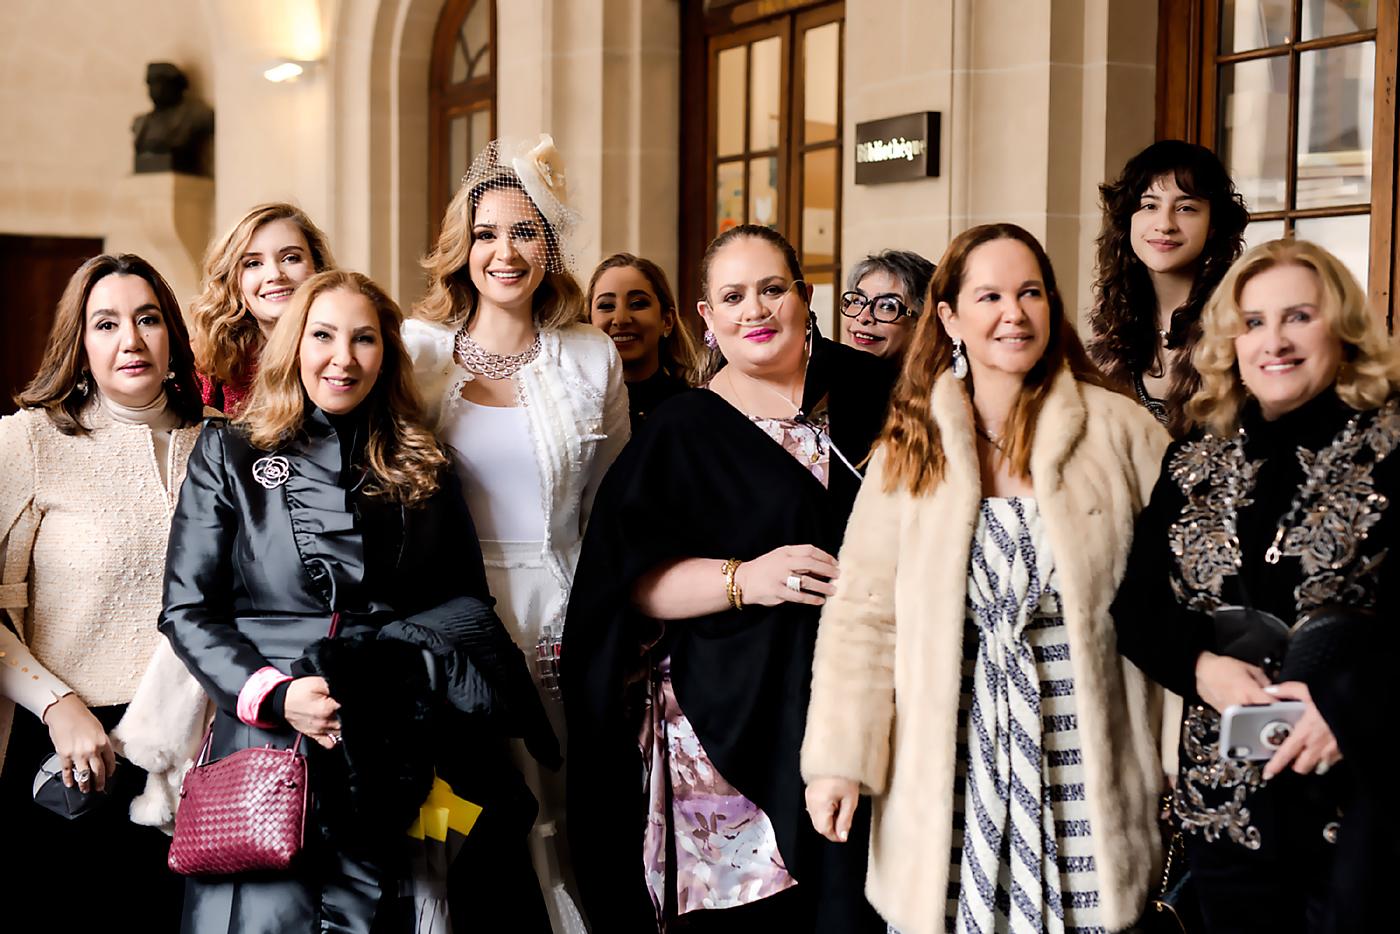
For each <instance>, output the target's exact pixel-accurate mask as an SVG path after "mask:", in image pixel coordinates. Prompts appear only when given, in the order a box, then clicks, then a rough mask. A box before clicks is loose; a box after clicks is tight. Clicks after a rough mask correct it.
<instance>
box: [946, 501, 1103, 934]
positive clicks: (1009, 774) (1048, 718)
mask: <svg viewBox="0 0 1400 934" xmlns="http://www.w3.org/2000/svg"><path fill="white" fill-rule="evenodd" d="M954 789H955V795H954V803H953V807H954V816H953V852H952V866H951V869H950V872H949V885H948V889H949V891H948V915H947V917H948V930H950V931H957V932H959V934H962V932H993V931H996V932H1001V931H1009V932H1014V934H1023V932H1024V934H1036V932H1050V934H1075V932H1082V934H1089V932H1095V934H1097V932H1102V931H1104V930H1105V929H1104V928H1103V927H1102V926H1101V924H1100V923H1099V893H1098V878H1097V873H1096V872H1095V869H1094V850H1093V838H1092V836H1091V831H1090V827H1089V811H1088V804H1087V802H1086V801H1085V797H1084V767H1083V760H1082V756H1081V752H1080V746H1079V729H1078V719H1077V715H1076V707H1075V696H1074V672H1073V669H1072V666H1071V664H1070V648H1069V638H1068V633H1067V631H1066V629H1065V621H1064V616H1063V613H1062V610H1061V608H1060V598H1059V594H1058V593H1057V592H1056V590H1055V566H1054V556H1053V555H1051V554H1050V550H1049V547H1048V543H1047V541H1046V537H1045V533H1044V526H1043V525H1042V522H1041V518H1040V513H1039V511H1038V509H1037V505H1036V502H1035V500H1033V499H1023V498H1010V499H1003V498H989V499H984V500H983V501H982V508H981V514H980V516H979V518H978V523H977V532H976V535H975V537H974V539H973V544H972V554H971V560H970V562H969V568H968V588H967V622H966V630H965V632H964V637H963V685H962V700H961V703H960V705H959V711H958V765H957V781H956V783H955V786H954Z"/></svg>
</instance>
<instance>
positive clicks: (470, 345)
mask: <svg viewBox="0 0 1400 934" xmlns="http://www.w3.org/2000/svg"><path fill="white" fill-rule="evenodd" d="M453 345H454V347H455V348H456V351H457V358H458V359H459V360H461V361H462V366H463V367H465V368H466V369H468V370H470V371H471V372H473V373H475V374H477V375H478V376H484V377H486V378H487V379H510V378H511V377H512V376H514V375H515V374H516V373H518V372H519V371H520V369H521V368H522V367H524V366H526V365H528V364H529V363H531V362H533V361H534V359H535V358H536V357H538V356H539V355H540V333H539V332H538V331H536V332H535V339H534V340H532V341H531V342H530V346H529V347H526V348H525V349H524V350H522V351H520V352H519V353H513V354H498V353H492V352H491V351H489V350H487V349H486V348H485V347H482V346H481V345H480V344H478V343H477V342H476V341H474V340H472V336H471V335H470V334H468V333H467V326H466V324H465V323H463V324H462V326H461V327H460V328H458V329H457V337H456V339H455V340H454V341H453Z"/></svg>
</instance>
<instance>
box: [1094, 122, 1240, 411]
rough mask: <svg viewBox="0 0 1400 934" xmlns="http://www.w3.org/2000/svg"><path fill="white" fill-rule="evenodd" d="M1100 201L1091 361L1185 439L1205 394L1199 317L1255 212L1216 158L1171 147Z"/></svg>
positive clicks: (1128, 172) (1166, 144) (1147, 152)
mask: <svg viewBox="0 0 1400 934" xmlns="http://www.w3.org/2000/svg"><path fill="white" fill-rule="evenodd" d="M1099 193H1100V196H1101V197H1102V203H1103V212H1104V218H1103V229H1102V231H1101V232H1100V233H1099V239H1098V246H1099V255H1098V272H1097V277H1096V279H1095V281H1094V308H1093V310H1092V311H1091V312H1090V314H1089V325H1090V327H1091V328H1093V332H1094V337H1093V340H1092V342H1091V343H1090V345H1089V352H1090V354H1091V355H1092V356H1093V358H1094V361H1095V362H1096V363H1098V365H1099V366H1100V367H1102V368H1103V370H1104V372H1105V373H1106V374H1107V375H1108V376H1109V378H1110V379H1112V380H1114V381H1116V382H1118V383H1120V384H1122V385H1123V386H1124V387H1128V388H1131V389H1132V391H1133V394H1134V395H1135V396H1136V397H1137V399H1138V401H1139V402H1141V403H1142V404H1143V405H1145V406H1146V407H1147V408H1148V410H1150V411H1151V412H1152V414H1153V415H1155V416H1157V419H1158V420H1159V421H1161V422H1162V423H1163V424H1164V425H1166V426H1167V428H1168V429H1170V431H1171V433H1172V434H1173V435H1174V436H1176V437H1180V436H1181V435H1182V434H1184V433H1185V432H1186V430H1187V428H1188V427H1189V419H1188V417H1187V415H1186V400H1188V399H1190V398H1191V396H1192V395H1193V394H1194V393H1195V392H1196V390H1197V389H1199V388H1200V377H1198V376H1197V375H1196V372H1195V369H1194V367H1193V366H1192V365H1191V352H1192V351H1193V350H1195V348H1196V342H1197V341H1198V340H1200V335H1201V328H1200V318H1201V309H1202V308H1203V307H1204V306H1205V303H1206V300H1207V299H1209V298H1210V295H1211V293H1212V292H1213V291H1215V287H1216V285H1218V284H1219V282H1220V280H1221V279H1222V278H1223V277H1224V276H1225V272H1226V270H1228V269H1229V268H1230V264H1231V263H1233V262H1234V261H1235V260H1236V259H1237V258H1238V257H1239V255H1240V252H1241V251H1242V250H1243V249H1244V228H1245V225H1246V224H1247V223H1249V212H1248V210H1247V209H1246V208H1245V204H1244V199H1243V198H1241V197H1240V195H1239V194H1238V193H1237V192H1236V191H1235V184H1234V182H1233V181H1232V180H1231V179H1230V174H1229V172H1227V171H1226V169H1225V166H1224V165H1222V164H1221V162H1220V159H1219V158H1217V157H1216V155H1215V153H1213V152H1211V151H1210V150H1209V149H1206V148H1205V147H1204V146H1197V145H1195V144H1194V143H1186V142H1182V141H1181V140H1175V139H1168V140H1159V141H1158V142H1155V143H1153V144H1152V145H1151V146H1148V147H1147V148H1146V149H1144V150H1143V151H1142V152H1140V153H1138V154H1137V155H1136V156H1133V158H1131V159H1129V160H1128V164H1127V165H1126V166H1124V167H1123V173H1122V174H1121V175H1119V176H1118V178H1117V179H1116V180H1115V181H1113V182H1109V183H1106V184H1103V185H1100V186H1099Z"/></svg>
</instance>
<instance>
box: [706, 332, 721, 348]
mask: <svg viewBox="0 0 1400 934" xmlns="http://www.w3.org/2000/svg"><path fill="white" fill-rule="evenodd" d="M705 346H706V347H708V348H710V349H711V350H719V338H717V337H715V332H714V331H711V330H710V329H709V328H705Z"/></svg>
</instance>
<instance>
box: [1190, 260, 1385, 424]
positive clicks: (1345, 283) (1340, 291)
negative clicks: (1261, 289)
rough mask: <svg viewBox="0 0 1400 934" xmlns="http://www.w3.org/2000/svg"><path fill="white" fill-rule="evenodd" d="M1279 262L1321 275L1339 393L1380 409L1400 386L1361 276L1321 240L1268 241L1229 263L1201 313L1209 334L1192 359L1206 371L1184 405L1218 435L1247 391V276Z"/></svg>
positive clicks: (1234, 420)
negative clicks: (1239, 355) (1242, 362)
mask: <svg viewBox="0 0 1400 934" xmlns="http://www.w3.org/2000/svg"><path fill="white" fill-rule="evenodd" d="M1277 266H1302V267H1303V268H1305V269H1310V270H1312V271H1313V273H1314V274H1315V275H1316V276H1317V280H1318V283H1319V284H1320V286H1321V290H1322V295H1321V303H1320V307H1319V309H1318V310H1319V311H1320V312H1321V314H1322V318H1323V320H1324V321H1326V322H1327V326H1328V328H1329V329H1331V331H1332V333H1333V334H1335V335H1336V336H1337V338H1338V339H1339V340H1340V341H1341V342H1342V366H1341V369H1340V370H1339V371H1338V373H1337V381H1336V384H1335V389H1336V393H1337V397H1338V398H1340V399H1341V400H1342V401H1343V402H1345V403H1346V404H1347V405H1349V406H1351V407H1352V408H1353V409H1356V410H1358V411H1361V410H1364V409H1373V408H1375V407H1376V406H1378V405H1380V404H1381V403H1383V402H1385V400H1386V399H1388V398H1390V397H1391V396H1392V395H1393V394H1394V393H1395V391H1396V390H1397V389H1400V356H1397V354H1396V352H1395V350H1394V348H1393V347H1392V345H1391V343H1390V337H1389V335H1388V334H1386V330H1385V325H1384V324H1383V323H1382V321H1381V319H1380V318H1379V317H1378V316H1377V315H1374V314H1372V313H1371V312H1370V311H1369V310H1368V309H1367V307H1366V294H1365V293H1364V292H1363V291H1362V290H1361V286H1360V284H1359V283H1357V281H1356V277H1355V276H1353V275H1352V274H1351V272H1350V271H1349V270H1348V269H1347V268H1346V266H1344V265H1343V264H1342V261H1341V260H1339V259H1337V257H1335V256H1333V255H1332V254H1331V253H1329V252H1328V251H1327V250H1325V249H1323V248H1322V247H1320V246H1318V245H1317V244H1316V243H1311V242H1309V241H1307V240H1270V241H1269V242H1268V243H1261V244H1259V245H1258V246H1256V247H1254V248H1253V249H1251V250H1250V251H1249V252H1247V253H1245V254H1244V256H1242V257H1240V259H1239V261H1238V262H1236V263H1235V264H1234V265H1233V266H1231V267H1230V271H1229V272H1227V273H1226V274H1225V278H1224V279H1222V280H1221V282H1220V287H1219V288H1217V289H1216V290H1215V294H1214V295H1212V296H1211V299H1210V301H1209V302H1208V303H1207V304H1206V307H1205V311H1204V312H1202V314H1201V323H1202V329H1203V334H1202V335H1201V341H1200V343H1199V344H1198V345H1197V346H1196V352H1195V354H1194V355H1193V356H1192V358H1191V359H1192V362H1193V363H1194V364H1195V367H1196V369H1197V370H1198V371H1199V372H1200V374H1201V388H1200V390H1199V391H1198V392H1197V393H1196V394H1195V395H1194V396H1192V397H1191V401H1190V402H1188V403H1187V405H1186V410H1187V413H1188V414H1189V415H1190V416H1191V418H1192V419H1193V420H1194V421H1195V422H1196V423H1197V424H1201V425H1205V426H1206V427H1207V428H1209V429H1210V430H1211V431H1212V432H1214V433H1215V434H1217V435H1226V434H1229V433H1231V432H1233V431H1234V430H1235V429H1236V428H1238V427H1239V418H1240V409H1241V408H1243V406H1244V403H1245V398H1246V394H1245V387H1244V382H1243V381H1242V380H1241V379H1240V371H1239V367H1238V365H1237V360H1236V357H1235V338H1236V337H1238V336H1239V335H1240V334H1241V333H1243V331H1244V316H1243V314H1242V313H1241V310H1240V293H1241V292H1243V291H1244V287H1245V284H1246V283H1248V282H1249V280H1251V279H1253V278H1254V277H1255V276H1257V275H1259V274H1260V273H1262V272H1265V271H1266V270H1269V269H1273V268H1275V267H1277Z"/></svg>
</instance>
